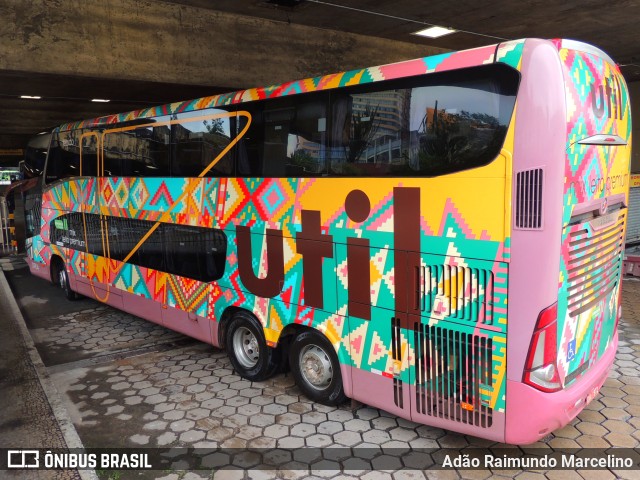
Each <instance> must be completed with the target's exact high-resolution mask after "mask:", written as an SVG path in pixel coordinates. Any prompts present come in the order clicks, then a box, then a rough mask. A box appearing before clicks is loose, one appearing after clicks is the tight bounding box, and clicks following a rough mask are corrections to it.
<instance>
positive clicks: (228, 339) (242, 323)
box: [225, 311, 279, 382]
mask: <svg viewBox="0 0 640 480" xmlns="http://www.w3.org/2000/svg"><path fill="white" fill-rule="evenodd" d="M225 347H226V349H227V353H228V355H229V360H230V361H231V365H232V366H233V368H234V370H235V371H236V372H237V373H238V374H239V375H240V376H241V377H242V378H245V379H247V380H251V381H252V382H259V381H261V380H266V379H267V378H269V377H271V376H272V375H273V374H274V373H275V372H276V370H277V369H278V366H279V362H278V350H276V349H274V348H269V347H268V346H267V342H266V340H265V338H264V332H263V330H262V325H260V323H259V322H258V321H257V320H256V319H255V317H254V316H253V315H251V314H250V313H248V312H243V311H240V312H236V313H235V314H234V315H233V317H232V318H231V320H230V321H229V325H228V327H227V329H226V335H225Z"/></svg>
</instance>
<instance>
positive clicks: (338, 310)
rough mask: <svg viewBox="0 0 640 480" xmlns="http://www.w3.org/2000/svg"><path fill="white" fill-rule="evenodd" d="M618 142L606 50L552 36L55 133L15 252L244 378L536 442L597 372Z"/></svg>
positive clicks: (623, 99) (608, 326)
mask: <svg viewBox="0 0 640 480" xmlns="http://www.w3.org/2000/svg"><path fill="white" fill-rule="evenodd" d="M630 144H631V120H630V107H629V96H628V93H627V88H626V85H625V82H624V80H623V78H622V75H621V74H620V71H619V69H618V67H617V65H616V64H615V63H614V62H613V61H612V60H611V59H610V58H609V57H608V56H607V55H606V54H605V53H604V52H602V51H600V50H598V49H597V48H594V47H592V46H590V45H586V44H584V43H579V42H575V41H568V40H552V41H548V40H538V39H527V40H521V41H510V42H506V43H502V44H499V45H494V46H488V47H482V48H478V49H474V50H468V51H462V52H457V53H447V54H442V55H438V56H434V57H427V58H421V59H417V60H412V61H406V62H401V63H397V64H391V65H384V66H378V67H371V68H365V69H361V70H355V71H350V72H346V73H340V74H335V75H327V76H323V77H318V78H309V79H306V80H301V81H295V82H291V83H286V84H283V85H278V86H271V87H267V88H256V89H249V90H244V91H238V92H233V93H229V94H224V95H218V96H213V97H207V98H200V99H197V100H193V101H185V102H180V103H174V104H170V105H164V106H160V107H155V108H149V109H144V110H140V111H135V112H130V113H125V114H120V115H113V116H108V117H102V118H97V119H93V120H87V121H81V122H77V123H70V124H65V125H61V126H60V127H58V128H56V129H55V130H54V131H53V132H52V134H51V142H50V147H49V151H48V156H47V162H46V168H45V172H44V174H43V177H42V178H43V181H42V191H41V197H39V198H37V199H33V198H32V201H31V202H29V204H28V208H29V212H28V214H29V216H30V218H32V219H35V218H40V221H39V222H37V221H33V222H31V224H30V229H29V230H30V234H29V237H30V238H29V239H28V241H27V249H28V257H29V266H30V269H31V272H32V273H33V274H34V275H37V276H40V277H42V278H45V279H50V280H51V281H52V282H54V283H55V284H58V285H60V286H61V287H62V288H63V290H64V293H65V295H66V296H67V297H69V298H74V297H75V296H77V295H78V294H81V295H85V296H88V297H92V298H95V299H97V300H99V301H101V302H105V303H107V304H109V305H112V306H114V307H117V308H119V309H122V310H125V311H127V312H131V313H133V314H135V315H139V316H140V317H143V318H145V319H148V320H150V321H153V322H157V323H159V324H162V325H164V326H166V327H168V328H170V329H173V330H176V331H178V332H182V333H184V334H186V335H190V336H192V337H195V338H197V339H200V340H202V341H204V342H208V343H211V344H213V345H214V346H216V347H224V348H226V350H227V352H228V355H229V358H230V361H231V363H232V365H233V368H234V369H235V370H236V372H238V373H239V374H240V375H241V376H242V377H244V378H246V379H249V380H252V381H258V380H263V379H266V378H268V377H269V376H271V375H273V374H274V373H275V372H276V371H278V370H279V369H280V368H281V367H282V366H283V365H284V366H287V365H288V367H289V368H290V369H291V370H292V373H293V375H294V377H295V380H296V383H297V385H298V386H299V388H300V390H301V391H302V392H303V393H304V394H305V395H307V396H308V397H310V398H311V399H313V400H315V401H318V402H322V403H325V404H329V405H335V404H338V403H340V402H342V401H344V400H345V399H346V398H347V397H349V398H352V399H356V400H359V401H362V402H364V403H366V404H368V405H371V406H373V407H379V408H382V409H384V410H387V411H389V412H392V413H393V414H396V415H398V416H401V417H404V418H407V419H411V420H413V421H416V422H421V423H425V424H429V425H434V426H437V427H442V428H446V429H450V430H454V431H457V432H462V433H465V434H470V435H475V436H478V437H485V438H488V439H493V440H497V441H503V442H509V443H515V444H525V443H530V442H534V441H536V440H538V439H540V438H541V437H544V436H545V435H547V434H548V433H549V432H551V431H553V430H555V429H557V428H560V427H562V426H563V425H565V424H567V423H568V422H569V421H571V420H572V419H573V418H574V417H575V416H576V415H577V414H578V413H579V412H580V411H581V410H582V409H583V408H584V406H585V405H586V404H587V403H588V402H589V401H590V400H591V399H592V398H593V397H594V396H595V395H596V394H597V392H598V390H599V388H600V386H601V385H602V384H603V382H604V381H605V379H606V377H607V374H608V372H609V369H610V367H611V365H612V363H613V360H614V355H615V352H616V347H617V342H618V341H617V322H618V320H619V317H620V291H621V265H622V255H623V248H624V233H625V232H624V230H625V224H626V215H627V202H628V186H629V159H630V149H631V145H630Z"/></svg>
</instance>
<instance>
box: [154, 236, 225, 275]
mask: <svg viewBox="0 0 640 480" xmlns="http://www.w3.org/2000/svg"><path fill="white" fill-rule="evenodd" d="M164 228H165V236H164V244H165V246H166V261H167V271H168V272H169V273H173V274H175V275H180V276H182V277H187V278H193V279H195V280H200V281H203V282H211V281H213V280H217V279H219V278H220V277H222V275H223V273H224V262H225V258H226V250H227V249H226V236H225V235H224V233H223V232H222V231H221V230H217V229H205V228H198V227H189V226H185V225H165V226H164ZM223 238H224V241H222V239H223Z"/></svg>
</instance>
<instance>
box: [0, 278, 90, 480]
mask: <svg viewBox="0 0 640 480" xmlns="http://www.w3.org/2000/svg"><path fill="white" fill-rule="evenodd" d="M0 290H1V291H2V292H3V293H4V294H5V295H6V297H7V302H8V303H9V312H8V313H9V314H10V315H12V316H13V318H14V319H15V320H16V323H17V325H18V329H19V330H20V334H21V335H22V340H23V341H24V343H25V346H26V347H27V351H28V352H29V358H30V360H31V363H32V364H33V367H34V369H35V371H36V374H37V375H38V379H39V380H40V385H41V386H42V390H44V393H45V395H46V397H47V400H48V402H49V405H50V406H51V410H52V411H53V415H54V416H55V419H56V421H57V422H58V425H59V427H60V430H61V431H62V436H63V437H64V440H65V442H66V444H67V447H68V448H70V449H72V448H79V449H84V445H83V444H82V440H81V439H80V436H79V435H78V432H77V430H76V428H75V426H74V425H73V422H72V421H71V418H70V417H69V413H68V412H67V409H66V407H65V406H64V404H63V403H62V400H61V399H60V393H59V392H58V390H57V389H56V387H55V385H54V384H53V381H52V380H51V377H50V376H49V373H48V372H47V367H45V366H44V363H43V362H42V358H41V357H40V354H39V353H38V350H37V349H36V346H35V344H34V343H33V339H32V338H31V334H30V333H29V330H28V328H27V324H26V323H25V321H24V317H23V316H22V312H21V311H20V308H19V307H18V303H17V302H16V299H15V297H14V296H13V292H12V291H11V289H10V288H9V283H8V282H7V279H6V277H5V274H4V270H2V268H0ZM77 472H78V474H79V475H80V478H82V480H99V479H98V476H97V475H96V473H95V470H77Z"/></svg>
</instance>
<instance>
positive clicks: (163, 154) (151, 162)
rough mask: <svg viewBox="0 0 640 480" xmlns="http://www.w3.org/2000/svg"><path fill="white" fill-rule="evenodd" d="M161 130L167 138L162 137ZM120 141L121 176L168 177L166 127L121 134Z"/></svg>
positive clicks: (144, 128)
mask: <svg viewBox="0 0 640 480" xmlns="http://www.w3.org/2000/svg"><path fill="white" fill-rule="evenodd" d="M163 128H164V130H166V132H167V136H164V135H162V133H163V132H162V130H163ZM121 140H122V145H121V146H120V148H121V151H122V155H123V157H122V171H121V173H122V176H125V177H141V176H144V177H166V176H168V175H169V138H168V128H167V127H155V128H154V127H141V128H137V129H135V130H131V131H127V132H123V133H122V134H121ZM165 140H166V143H165Z"/></svg>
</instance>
